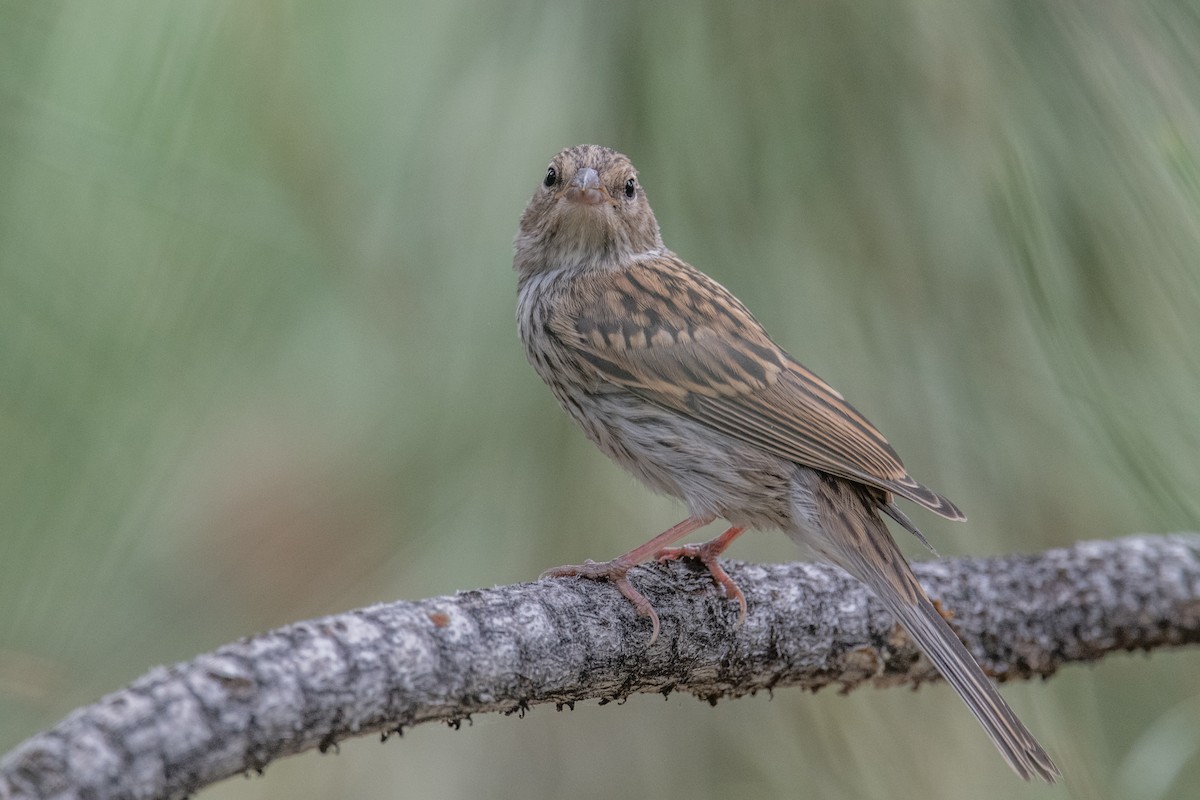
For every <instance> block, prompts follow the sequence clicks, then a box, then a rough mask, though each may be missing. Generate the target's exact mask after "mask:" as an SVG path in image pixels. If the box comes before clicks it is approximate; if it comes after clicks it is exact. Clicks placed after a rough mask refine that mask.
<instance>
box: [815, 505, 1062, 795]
mask: <svg viewBox="0 0 1200 800" xmlns="http://www.w3.org/2000/svg"><path fill="white" fill-rule="evenodd" d="M844 486H845V488H849V486H850V485H849V484H844ZM859 497H860V499H863V502H857V503H856V502H849V503H846V502H837V500H838V498H834V497H825V498H822V500H824V501H825V502H826V503H829V505H828V507H826V508H822V509H821V511H822V512H824V513H822V514H821V517H822V520H823V521H824V522H825V523H826V526H825V527H827V528H828V527H833V526H836V527H837V528H838V529H839V530H828V529H827V530H826V531H825V534H826V536H827V537H828V538H827V539H826V541H825V542H823V545H824V547H822V548H821V550H823V551H824V554H825V555H826V556H827V557H829V558H830V559H831V560H833V561H834V562H835V563H836V564H838V566H840V567H842V568H843V569H845V570H846V571H847V572H849V573H850V574H851V575H853V576H854V577H856V578H858V579H859V580H860V581H862V582H863V583H865V584H867V586H869V587H870V589H871V591H873V592H874V593H875V596H876V597H878V598H879V599H880V600H882V601H883V603H884V605H885V606H887V608H888V610H889V611H891V612H892V614H893V615H895V617H896V618H897V619H898V620H899V621H900V624H901V625H903V626H904V629H905V630H906V631H907V632H908V634H909V635H910V636H911V637H912V638H913V640H914V641H915V642H916V643H917V646H918V647H919V648H920V649H921V651H922V652H923V653H925V655H926V656H927V657H928V658H929V660H930V661H932V662H933V664H934V666H935V667H937V670H938V672H939V673H941V675H942V677H943V678H945V679H946V680H947V681H948V682H949V683H950V685H951V686H953V687H954V689H955V691H957V692H958V694H959V695H960V696H961V697H962V699H963V700H964V701H965V702H966V704H967V707H968V708H970V709H971V713H973V714H974V715H975V718H976V719H978V720H979V721H980V723H982V724H983V728H984V730H985V731H987V734H988V736H989V737H991V740H992V742H993V743H994V744H995V745H996V747H997V749H999V750H1000V754H1001V755H1002V756H1004V759H1005V761H1007V762H1008V764H1009V766H1011V767H1012V768H1013V770H1014V771H1016V773H1017V774H1018V775H1020V776H1021V777H1022V778H1024V779H1025V780H1029V779H1030V778H1031V777H1033V776H1037V777H1039V778H1041V779H1042V780H1045V781H1047V782H1048V783H1053V782H1054V780H1055V778H1057V777H1058V776H1059V774H1060V773H1059V771H1058V767H1056V766H1055V765H1054V762H1053V761H1051V760H1050V756H1049V755H1047V753H1046V751H1045V750H1044V749H1042V746H1041V745H1040V744H1038V741H1037V739H1035V738H1034V737H1033V734H1032V733H1030V732H1029V729H1028V728H1026V727H1025V725H1024V724H1022V722H1021V720H1019V719H1017V715H1016V714H1014V713H1013V710H1012V709H1011V708H1009V706H1008V703H1006V702H1004V698H1002V697H1001V696H1000V693H999V692H998V691H996V687H995V686H993V685H992V682H991V681H990V680H989V679H988V677H987V675H985V674H984V673H983V670H982V669H981V668H980V667H979V665H978V664H977V663H976V662H975V659H974V658H973V657H972V656H971V654H970V652H969V651H968V650H967V648H966V646H965V645H963V643H962V642H961V641H960V640H959V638H958V636H957V635H956V634H955V633H954V631H953V630H952V629H951V628H950V626H949V625H948V624H947V623H946V620H945V619H943V618H942V615H941V614H940V613H938V611H937V609H936V608H934V606H933V603H931V602H930V600H929V597H928V596H927V595H926V594H925V591H924V589H922V588H921V585H920V584H919V583H918V582H917V579H916V576H915V575H913V572H912V569H911V568H910V567H909V565H908V562H907V561H905V559H904V556H903V554H901V553H900V550H899V548H898V547H897V546H896V542H895V541H894V540H893V539H892V536H891V534H890V533H889V532H888V530H887V528H886V527H885V526H884V524H883V520H882V519H880V517H879V515H878V514H877V513H876V511H875V509H874V508H873V507H872V506H870V505H868V504H867V502H866V501H865V498H862V496H861V495H860V496H859ZM843 499H849V498H843ZM839 523H840V524H839ZM830 545H832V547H830Z"/></svg>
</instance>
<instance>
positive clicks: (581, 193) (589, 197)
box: [564, 167, 608, 206]
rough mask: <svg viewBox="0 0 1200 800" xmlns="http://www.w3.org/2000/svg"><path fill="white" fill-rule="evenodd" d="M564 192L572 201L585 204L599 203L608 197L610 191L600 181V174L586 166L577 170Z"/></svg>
mask: <svg viewBox="0 0 1200 800" xmlns="http://www.w3.org/2000/svg"><path fill="white" fill-rule="evenodd" d="M564 194H565V195H566V198H567V200H569V201H570V202H572V203H579V204H580V205H583V206H595V205H599V204H600V203H603V202H604V201H605V200H607V199H608V192H607V191H605V190H604V185H603V184H602V183H600V176H599V175H597V174H596V170H594V169H592V168H591V167H584V168H583V169H581V170H579V171H578V172H576V173H575V175H574V177H572V178H571V182H570V183H568V184H567V190H566V192H565V193H564Z"/></svg>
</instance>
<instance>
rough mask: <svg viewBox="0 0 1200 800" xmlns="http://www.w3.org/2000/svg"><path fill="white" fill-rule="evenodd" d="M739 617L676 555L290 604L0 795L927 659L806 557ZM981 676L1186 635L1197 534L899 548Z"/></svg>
mask: <svg viewBox="0 0 1200 800" xmlns="http://www.w3.org/2000/svg"><path fill="white" fill-rule="evenodd" d="M729 572H730V574H731V575H732V576H733V577H734V578H735V579H736V580H737V582H738V583H739V585H741V587H742V588H743V589H744V590H745V592H746V597H747V600H748V601H749V615H748V616H747V618H746V620H745V622H744V624H743V625H742V626H741V627H735V622H736V619H737V607H736V605H734V604H732V603H730V602H728V601H726V600H725V599H723V598H722V597H720V596H718V595H717V594H716V593H715V592H714V591H713V589H712V584H711V583H710V581H709V580H708V576H707V573H704V572H702V571H700V570H698V569H695V568H693V567H692V566H690V565H687V564H671V565H668V566H657V565H655V566H648V567H642V568H639V569H637V570H635V571H634V572H633V573H632V574H631V577H632V578H633V580H634V582H635V583H636V584H637V585H638V586H639V588H641V589H642V591H643V592H645V594H646V595H647V597H649V598H650V600H651V601H652V602H653V603H654V605H655V607H656V608H657V609H658V612H659V615H660V617H661V619H662V635H661V636H660V638H659V640H658V641H657V642H656V643H655V644H653V645H652V646H649V647H648V646H647V639H648V636H649V632H650V627H649V624H648V623H647V621H646V620H645V619H643V618H639V617H637V616H636V615H635V613H634V611H633V609H632V607H631V606H630V604H629V603H628V602H627V601H626V600H625V599H624V598H622V597H621V596H620V595H619V594H618V593H617V592H616V591H615V590H614V589H613V588H612V587H611V586H607V585H603V584H597V583H593V582H589V581H582V580H556V581H541V582H538V583H524V584H518V585H514V586H501V587H498V588H494V589H486V590H474V591H467V592H460V593H459V594H457V595H454V596H453V597H436V598H432V599H429V600H422V601H419V602H401V603H389V604H386V605H378V606H374V607H371V608H365V609H361V610H357V611H351V612H349V613H346V614H339V615H336V616H331V617H325V618H323V619H317V620H311V621H307V622H298V623H296V624H294V625H289V626H287V627H284V628H280V629H278V630H275V631H271V632H269V633H265V634H261V635H258V636H252V637H249V638H246V639H242V640H240V641H238V642H234V643H232V644H228V645H225V646H224V647H221V648H219V649H218V650H215V651H213V652H211V653H207V654H204V655H201V656H198V657H197V658H195V659H193V660H191V661H187V662H184V663H180V664H176V665H174V666H171V667H158V668H155V669H152V670H151V671H150V672H149V673H147V674H146V675H145V676H143V677H141V678H139V679H138V680H136V681H134V682H133V683H132V684H130V685H129V686H128V687H126V688H125V689H122V690H121V691H118V692H115V693H114V694H111V695H109V696H107V697H104V698H102V699H101V700H100V701H98V702H97V703H95V704H94V705H91V706H87V707H85V708H81V709H78V710H77V711H75V712H73V713H72V714H71V715H70V716H68V717H67V718H66V719H64V720H63V721H62V722H60V723H59V724H58V725H56V726H55V727H54V728H52V729H51V730H49V731H46V732H45V733H41V734H38V735H36V736H34V737H33V738H31V739H29V740H27V741H26V742H24V743H23V744H21V745H19V746H18V747H17V748H16V749H14V750H13V751H12V752H10V753H8V754H7V755H5V756H4V757H3V758H2V759H0V798H4V799H5V800H8V799H9V798H12V799H15V798H51V797H53V798H85V797H86V798H176V797H184V796H187V795H189V794H191V793H194V792H196V791H197V790H199V789H200V788H202V787H204V786H207V785H209V784H211V783H213V782H215V781H218V780H221V779H223V778H226V777H229V776H231V775H238V774H242V773H246V772H249V771H261V770H262V769H263V768H265V767H266V766H267V764H269V763H270V762H271V761H273V760H275V759H277V758H279V757H281V756H285V755H290V754H293V753H300V752H303V751H305V750H310V749H313V748H317V749H319V750H321V751H325V750H327V749H329V748H330V747H333V746H334V745H335V744H336V743H337V742H338V741H340V740H342V739H345V738H347V737H350V736H358V735H362V734H367V733H382V735H383V738H385V739H386V738H387V736H388V735H389V734H390V733H394V732H400V731H402V730H403V729H405V728H408V727H411V726H413V725H417V724H420V723H422V722H430V721H434V720H440V721H443V722H447V723H449V724H451V725H455V726H457V725H458V724H460V723H461V722H462V721H463V720H466V719H469V718H470V717H471V715H472V714H481V713H486V712H497V711H498V712H501V713H505V714H512V713H517V714H518V715H521V714H523V713H524V712H525V711H526V710H527V709H529V708H530V707H531V706H534V705H539V704H543V703H554V704H556V705H557V706H558V707H559V708H560V709H561V708H562V707H563V706H573V705H574V704H575V703H577V702H579V701H581V700H589V699H598V700H599V701H600V702H601V704H603V703H606V702H609V701H613V700H620V699H622V698H625V697H627V696H628V695H630V694H633V693H634V692H659V693H662V694H664V695H665V694H668V693H670V692H673V691H683V692H688V693H691V694H693V695H696V696H697V697H700V698H702V699H704V700H708V701H709V702H713V703H715V702H716V701H717V700H718V699H719V698H732V697H739V696H742V695H745V694H752V693H754V692H758V691H762V690H768V691H769V690H771V689H773V688H775V687H783V686H800V687H804V688H808V689H813V690H815V689H818V688H821V687H823V686H829V685H831V684H832V685H834V686H838V687H843V688H851V687H855V686H858V685H860V684H862V683H868V682H869V683H873V684H876V685H889V686H891V685H897V684H910V685H916V684H920V683H922V682H924V681H928V680H935V679H936V678H937V675H936V673H934V672H933V671H932V669H931V668H930V666H929V665H928V662H926V661H925V659H923V658H920V657H919V654H918V652H917V651H916V650H915V649H914V648H913V646H912V644H911V642H909V640H908V639H907V637H906V636H905V635H904V634H903V632H902V631H901V630H900V629H899V628H897V627H896V626H895V624H894V622H893V621H892V619H891V618H890V617H889V616H888V614H887V612H885V611H884V610H883V609H882V608H880V606H879V605H878V604H877V603H876V602H875V601H874V600H873V599H872V598H871V597H870V596H869V595H868V593H867V592H866V590H865V589H863V588H862V587H861V586H860V585H859V584H858V583H856V582H855V581H853V580H852V579H850V578H849V577H847V576H846V575H845V574H843V573H841V572H839V571H838V570H835V569H832V568H827V567H822V566H818V565H811V564H739V563H731V564H730V565H729ZM917 573H918V575H919V576H920V578H921V580H922V582H923V583H924V584H925V586H926V587H927V588H928V589H929V591H930V594H931V595H932V596H933V597H935V598H936V599H937V600H938V601H939V603H940V605H941V607H942V609H943V611H944V613H947V615H948V616H949V615H952V616H951V619H952V624H953V625H954V626H955V627H956V628H957V629H958V631H959V632H960V634H961V635H962V637H963V639H964V640H965V641H966V642H967V644H968V646H969V647H970V648H971V650H972V651H973V652H974V654H975V656H976V657H977V658H978V659H979V661H980V663H981V664H983V665H984V667H985V669H987V670H988V671H989V672H990V673H991V674H992V675H994V676H996V677H997V678H998V679H1000V680H1010V679H1018V678H1019V679H1024V678H1031V677H1034V676H1038V677H1043V678H1044V677H1047V676H1050V675H1052V674H1054V673H1055V672H1056V671H1057V670H1058V668H1059V667H1060V666H1062V665H1064V664H1068V663H1072V662H1081V661H1094V660H1096V659H1099V658H1100V657H1102V656H1104V655H1105V654H1107V653H1112V652H1116V651H1122V650H1135V649H1143V650H1149V649H1151V648H1156V647H1164V646H1178V645H1182V644H1188V643H1194V642H1197V641H1200V534H1179V535H1173V536H1133V537H1128V538H1125V539H1119V540H1116V541H1103V542H1084V543H1081V544H1077V545H1075V546H1074V547H1071V548H1067V549H1063V550H1051V551H1048V552H1045V553H1042V554H1040V555H1034V556H1020V555H1018V556H1007V557H1003V558H990V559H982V558H958V559H946V560H942V561H936V562H927V563H922V564H919V565H917Z"/></svg>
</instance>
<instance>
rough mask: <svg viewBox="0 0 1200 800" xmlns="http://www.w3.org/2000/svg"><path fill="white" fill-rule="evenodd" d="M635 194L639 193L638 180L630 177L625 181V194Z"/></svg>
mask: <svg viewBox="0 0 1200 800" xmlns="http://www.w3.org/2000/svg"><path fill="white" fill-rule="evenodd" d="M635 194H637V181H635V180H634V179H633V178H630V179H629V180H627V181H625V196H626V197H629V198H632V197H633V196H634V195H635Z"/></svg>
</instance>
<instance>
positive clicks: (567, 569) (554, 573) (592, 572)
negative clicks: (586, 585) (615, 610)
mask: <svg viewBox="0 0 1200 800" xmlns="http://www.w3.org/2000/svg"><path fill="white" fill-rule="evenodd" d="M634 563H636V562H634ZM634 563H630V559H628V558H626V557H625V556H618V557H617V558H614V559H613V560H612V561H592V560H591V559H590V558H589V559H588V560H587V561H585V562H584V563H582V564H566V565H564V566H561V567H554V568H553V569H548V570H546V571H545V572H543V573H542V574H541V576H540V577H541V578H587V579H588V580H593V581H608V582H609V583H611V584H612V585H613V586H614V587H616V589H617V591H618V592H620V593H621V594H623V595H625V598H626V599H627V600H629V602H630V603H633V609H634V611H636V612H637V613H638V616H641V617H649V618H650V625H651V631H650V641H649V642H648V644H654V642H655V640H656V639H658V631H659V624H658V612H657V611H655V610H654V606H653V605H652V604H651V603H650V601H649V600H647V599H646V595H644V594H642V593H641V592H639V591H638V590H637V589H635V588H634V586H633V584H632V583H630V582H629V578H628V577H627V576H628V574H629V570H630V568H631V567H633V566H634Z"/></svg>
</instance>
